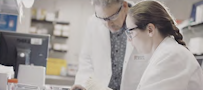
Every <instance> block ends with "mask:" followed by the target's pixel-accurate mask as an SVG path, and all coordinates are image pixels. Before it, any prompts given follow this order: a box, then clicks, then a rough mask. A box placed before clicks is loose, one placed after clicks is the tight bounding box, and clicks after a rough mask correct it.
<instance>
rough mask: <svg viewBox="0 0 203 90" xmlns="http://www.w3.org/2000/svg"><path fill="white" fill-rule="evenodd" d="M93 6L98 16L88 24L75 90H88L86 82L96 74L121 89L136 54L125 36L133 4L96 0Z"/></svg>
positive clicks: (107, 84) (105, 81)
mask: <svg viewBox="0 0 203 90" xmlns="http://www.w3.org/2000/svg"><path fill="white" fill-rule="evenodd" d="M93 6H94V11H95V15H94V16H92V17H91V18H90V21H89V22H88V26H87V32H86V36H85V39H84V44H83V47H82V51H81V55H80V58H79V70H78V73H77V75H76V80H75V85H74V86H73V87H72V90H76V89H82V90H86V82H87V80H88V79H89V78H90V77H92V75H94V77H95V78H96V79H97V80H98V81H99V83H101V84H102V86H104V87H109V88H111V89H113V90H120V89H121V87H122V86H121V81H122V82H123V81H125V80H122V79H123V78H122V77H123V75H124V72H125V68H126V65H127V63H128V60H129V58H130V55H131V53H132V51H133V47H132V46H131V45H130V44H129V43H127V36H126V34H125V19H126V15H127V12H128V8H129V6H130V4H129V3H127V2H126V1H123V0H93ZM140 78H141V77H140ZM133 86H136V85H133ZM135 89H136V88H135Z"/></svg>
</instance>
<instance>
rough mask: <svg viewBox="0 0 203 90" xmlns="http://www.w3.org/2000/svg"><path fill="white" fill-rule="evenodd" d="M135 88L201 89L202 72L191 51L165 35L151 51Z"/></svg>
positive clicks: (143, 89) (162, 89)
mask: <svg viewBox="0 0 203 90" xmlns="http://www.w3.org/2000/svg"><path fill="white" fill-rule="evenodd" d="M137 90H203V72H202V68H201V67H200V66H199V65H198V62H197V61H196V59H195V57H194V56H193V55H192V53H191V52H190V51H189V50H187V49H186V48H185V47H183V46H182V45H180V44H178V43H177V42H176V41H175V40H174V39H173V38H170V37H167V38H165V39H164V41H162V42H161V44H160V45H159V46H158V48H157V49H156V50H155V52H154V53H153V55H152V57H151V59H150V62H149V65H148V66H147V68H146V70H145V72H144V74H143V76H142V78H141V81H140V83H139V85H138V88H137Z"/></svg>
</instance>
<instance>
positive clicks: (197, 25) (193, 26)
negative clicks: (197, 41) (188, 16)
mask: <svg viewBox="0 0 203 90" xmlns="http://www.w3.org/2000/svg"><path fill="white" fill-rule="evenodd" d="M202 25H203V22H202V23H198V24H193V25H189V26H186V27H183V29H188V28H195V27H199V26H202Z"/></svg>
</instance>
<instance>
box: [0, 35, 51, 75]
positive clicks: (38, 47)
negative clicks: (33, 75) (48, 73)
mask: <svg viewBox="0 0 203 90" xmlns="http://www.w3.org/2000/svg"><path fill="white" fill-rule="evenodd" d="M48 45H49V35H35V34H23V33H16V32H7V31H0V64H2V65H5V66H13V67H14V72H15V78H17V74H18V67H19V64H26V65H36V66H44V67H46V62H47V57H48Z"/></svg>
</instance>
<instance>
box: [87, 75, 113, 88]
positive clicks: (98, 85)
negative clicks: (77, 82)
mask: <svg viewBox="0 0 203 90" xmlns="http://www.w3.org/2000/svg"><path fill="white" fill-rule="evenodd" d="M86 89H87V90H112V89H110V88H108V87H105V86H103V85H102V84H101V83H100V82H99V81H98V80H96V78H95V77H90V78H89V79H88V81H87V82H86Z"/></svg>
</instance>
